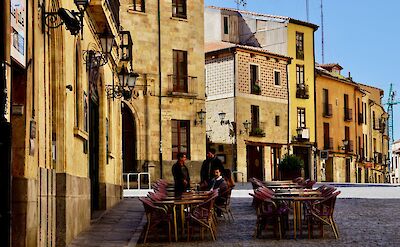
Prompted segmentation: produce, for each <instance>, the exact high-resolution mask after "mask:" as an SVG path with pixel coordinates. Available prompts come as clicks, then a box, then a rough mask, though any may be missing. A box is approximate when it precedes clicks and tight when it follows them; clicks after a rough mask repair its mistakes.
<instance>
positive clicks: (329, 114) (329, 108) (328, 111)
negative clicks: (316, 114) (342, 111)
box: [322, 103, 332, 117]
mask: <svg viewBox="0 0 400 247" xmlns="http://www.w3.org/2000/svg"><path fill="white" fill-rule="evenodd" d="M322 107H323V108H322V109H324V110H323V113H322V115H323V116H324V117H332V104H327V103H323V104H322Z"/></svg>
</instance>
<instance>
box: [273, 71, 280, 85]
mask: <svg viewBox="0 0 400 247" xmlns="http://www.w3.org/2000/svg"><path fill="white" fill-rule="evenodd" d="M274 81H275V86H280V85H281V72H280V71H278V70H275V71H274Z"/></svg>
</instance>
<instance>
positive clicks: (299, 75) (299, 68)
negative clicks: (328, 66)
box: [296, 65, 304, 85]
mask: <svg viewBox="0 0 400 247" xmlns="http://www.w3.org/2000/svg"><path fill="white" fill-rule="evenodd" d="M296 83H297V85H300V84H304V66H303V65H296Z"/></svg>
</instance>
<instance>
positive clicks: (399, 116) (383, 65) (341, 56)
mask: <svg viewBox="0 0 400 247" xmlns="http://www.w3.org/2000/svg"><path fill="white" fill-rule="evenodd" d="M204 2H205V5H206V6H209V5H214V6H219V7H229V8H236V3H235V0H205V1H204ZM308 2H309V22H312V23H314V24H317V25H318V26H321V9H320V6H321V0H308ZM241 9H243V7H241ZM245 9H246V10H248V11H254V12H260V13H265V14H274V15H283V16H288V17H292V18H295V19H299V20H304V21H306V20H307V14H306V0H247V6H246V8H245ZM323 10H324V12H323V14H324V62H325V63H339V64H340V65H341V66H342V67H343V71H342V74H343V75H348V72H351V76H352V77H353V80H354V81H357V82H360V83H364V84H368V85H372V86H375V87H378V88H381V89H383V90H384V91H385V96H384V98H383V102H384V103H386V102H387V95H388V92H389V85H390V83H393V87H394V90H395V91H397V95H398V96H397V97H396V99H397V100H398V101H400V83H399V81H398V80H400V76H399V75H398V74H397V73H398V71H399V67H398V66H399V62H398V61H399V58H400V43H399V39H400V28H399V24H400V22H399V21H398V16H399V14H400V12H399V11H400V1H399V0H381V1H377V0H323ZM205 28H207V27H205ZM315 54H316V60H317V62H319V63H321V62H322V59H321V57H322V56H321V27H320V28H319V29H318V31H317V32H316V33H315ZM386 108H387V106H385V109H386ZM396 123H400V104H399V105H397V106H394V139H395V140H397V139H399V138H400V129H399V128H400V125H399V124H396Z"/></svg>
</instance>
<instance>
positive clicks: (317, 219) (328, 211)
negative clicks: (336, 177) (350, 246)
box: [305, 191, 340, 239]
mask: <svg viewBox="0 0 400 247" xmlns="http://www.w3.org/2000/svg"><path fill="white" fill-rule="evenodd" d="M339 194H340V191H336V192H334V193H331V194H330V195H327V196H326V197H325V198H324V199H323V200H321V201H316V202H314V203H311V205H310V206H309V207H308V208H307V210H306V212H305V213H306V217H307V219H308V220H307V225H308V237H309V238H311V236H312V230H313V228H314V225H319V229H320V236H321V237H323V234H324V227H323V225H324V224H326V225H329V226H330V227H331V228H332V231H333V233H334V234H335V238H336V239H338V238H339V229H338V227H337V225H336V223H335V221H334V219H333V213H334V210H335V203H336V198H337V196H338V195H339Z"/></svg>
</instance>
